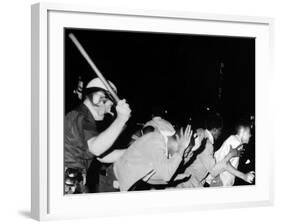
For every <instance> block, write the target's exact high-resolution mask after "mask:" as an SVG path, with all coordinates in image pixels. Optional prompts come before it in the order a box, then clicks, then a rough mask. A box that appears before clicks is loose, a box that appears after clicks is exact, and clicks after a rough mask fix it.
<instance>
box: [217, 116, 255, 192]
mask: <svg viewBox="0 0 281 224" xmlns="http://www.w3.org/2000/svg"><path fill="white" fill-rule="evenodd" d="M235 131H236V132H235V134H234V135H230V136H229V137H228V138H227V139H226V140H225V141H224V143H223V144H222V146H221V147H220V149H219V150H218V151H216V152H215V159H216V161H217V162H220V161H222V160H223V159H224V157H225V156H226V155H227V154H228V153H229V151H230V150H231V149H232V148H237V147H238V148H239V150H241V149H242V148H243V145H244V144H248V143H249V141H250V138H251V123H250V122H247V121H239V122H238V123H237V125H236V128H235ZM228 165H229V168H231V170H232V172H229V171H224V172H222V173H220V174H219V176H218V177H217V178H214V179H213V180H212V182H211V186H224V187H226V186H233V184H234V181H235V177H238V178H240V179H242V180H244V181H245V182H247V183H252V182H253V180H254V177H255V173H254V171H250V172H248V173H242V172H240V171H239V170H237V168H238V165H239V157H235V158H232V159H230V161H229V164H228Z"/></svg>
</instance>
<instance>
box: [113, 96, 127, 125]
mask: <svg viewBox="0 0 281 224" xmlns="http://www.w3.org/2000/svg"><path fill="white" fill-rule="evenodd" d="M116 112H117V119H120V120H122V121H123V122H126V121H128V120H129V118H130V116H131V109H130V106H129V104H127V103H126V100H124V99H123V100H120V101H119V102H118V103H117V106H116Z"/></svg>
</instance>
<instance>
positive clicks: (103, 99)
mask: <svg viewBox="0 0 281 224" xmlns="http://www.w3.org/2000/svg"><path fill="white" fill-rule="evenodd" d="M93 104H94V105H95V106H96V108H97V113H98V116H99V118H98V119H99V120H102V119H103V118H104V115H105V114H107V113H109V114H112V112H111V108H112V106H113V102H112V101H111V100H110V99H109V98H108V97H107V96H106V95H105V93H104V92H102V91H100V92H97V93H96V94H95V95H94V96H93Z"/></svg>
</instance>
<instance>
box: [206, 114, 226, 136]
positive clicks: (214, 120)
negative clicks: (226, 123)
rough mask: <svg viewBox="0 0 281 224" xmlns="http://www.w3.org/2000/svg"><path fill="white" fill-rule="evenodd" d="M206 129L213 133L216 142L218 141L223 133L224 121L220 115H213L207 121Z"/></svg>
mask: <svg viewBox="0 0 281 224" xmlns="http://www.w3.org/2000/svg"><path fill="white" fill-rule="evenodd" d="M205 128H206V129H207V130H208V131H210V132H211V134H212V136H213V138H214V140H217V139H218V138H219V137H220V135H221V132H222V128H223V120H222V117H221V116H220V115H219V114H212V115H209V116H208V117H207V119H206V120H205Z"/></svg>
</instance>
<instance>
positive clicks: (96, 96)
mask: <svg viewBox="0 0 281 224" xmlns="http://www.w3.org/2000/svg"><path fill="white" fill-rule="evenodd" d="M92 101H93V104H94V105H98V104H99V103H100V95H99V94H93V97H92Z"/></svg>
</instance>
